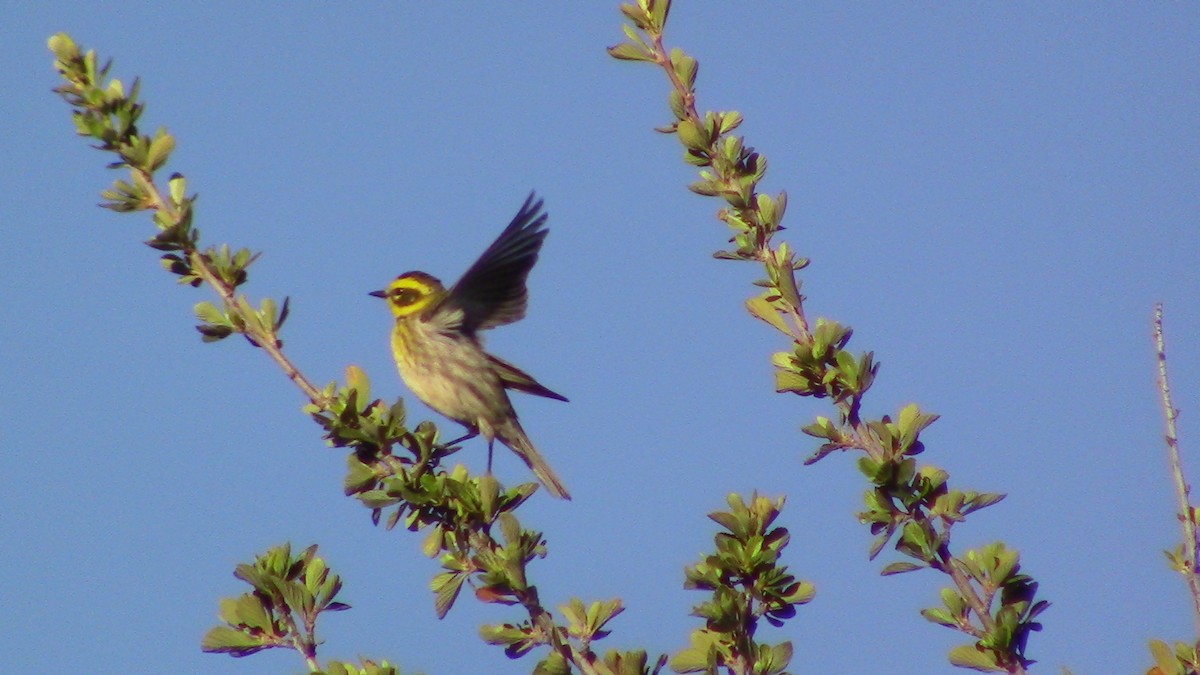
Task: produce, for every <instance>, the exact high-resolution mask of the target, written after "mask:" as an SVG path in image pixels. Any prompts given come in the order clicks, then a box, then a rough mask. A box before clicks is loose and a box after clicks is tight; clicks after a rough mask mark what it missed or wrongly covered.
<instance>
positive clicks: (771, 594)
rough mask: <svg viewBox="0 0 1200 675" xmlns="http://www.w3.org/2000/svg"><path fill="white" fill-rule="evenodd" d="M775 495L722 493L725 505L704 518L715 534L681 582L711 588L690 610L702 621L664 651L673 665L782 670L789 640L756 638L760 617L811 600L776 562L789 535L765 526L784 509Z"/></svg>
mask: <svg viewBox="0 0 1200 675" xmlns="http://www.w3.org/2000/svg"><path fill="white" fill-rule="evenodd" d="M783 502H784V500H783V499H782V498H780V499H778V500H775V501H772V500H770V499H767V498H766V497H762V496H759V495H757V494H756V495H753V496H752V497H751V498H750V503H749V504H747V503H746V502H745V500H743V499H742V497H741V496H740V495H736V494H731V495H729V497H728V498H727V503H728V504H729V507H730V510H729V511H717V512H714V513H710V514H709V516H708V517H709V518H710V519H712V520H713V521H714V522H716V523H717V524H718V525H720V526H721V527H722V528H724V530H725V531H724V532H718V533H717V535H716V536H715V538H714V543H715V545H716V551H715V552H713V553H711V554H707V555H705V556H704V557H703V558H702V559H701V561H700V562H699V563H697V564H695V565H690V566H688V567H687V569H686V571H685V574H686V576H687V581H686V583H685V584H684V587H685V588H689V589H694V590H700V591H710V592H711V593H712V596H711V598H710V599H709V600H706V601H705V602H702V603H701V604H699V605H697V606H696V607H695V608H694V609H693V610H692V615H693V616H697V617H700V618H702V619H704V621H705V625H704V628H700V629H697V630H696V631H694V632H693V633H692V636H691V646H689V647H688V648H686V649H684V650H683V651H681V652H679V653H678V654H676V655H675V656H674V658H672V659H671V668H672V669H673V670H675V672H677V673H698V672H704V673H717V672H719V671H720V669H722V668H724V669H727V670H729V671H730V672H754V673H763V674H764V675H767V674H777V673H784V672H786V671H785V669H786V668H787V666H788V664H789V663H790V661H791V658H792V644H791V642H787V641H785V642H781V643H779V644H775V645H772V644H768V643H765V642H758V641H756V640H755V632H756V630H757V628H758V621H759V619H766V620H767V622H768V623H770V624H771V625H772V626H776V627H778V626H781V625H783V622H784V621H785V620H787V619H791V618H792V617H794V616H795V615H796V606H797V605H803V604H807V603H808V602H810V601H811V600H812V599H813V597H814V596H815V595H816V589H815V588H814V587H813V585H812V584H811V583H809V582H807V581H798V580H796V578H795V577H794V576H793V575H791V574H789V573H788V571H787V566H785V565H782V564H781V563H780V556H781V553H782V551H783V549H784V547H786V546H787V545H788V542H789V541H790V539H791V535H790V534H789V533H788V531H787V529H786V528H783V527H772V524H773V523H774V522H775V520H776V519H777V518H778V517H779V514H780V512H781V510H782V509H783Z"/></svg>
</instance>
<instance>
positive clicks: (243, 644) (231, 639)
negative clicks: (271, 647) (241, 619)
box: [200, 626, 267, 656]
mask: <svg viewBox="0 0 1200 675" xmlns="http://www.w3.org/2000/svg"><path fill="white" fill-rule="evenodd" d="M200 649H201V650H202V651H205V652H209V653H216V654H233V655H235V656H248V655H250V654H253V653H255V652H260V651H262V650H264V649H267V646H266V645H265V644H264V643H263V640H262V639H261V638H257V637H254V636H253V635H249V634H247V633H243V632H242V631H240V630H236V629H233V628H230V627H228V626H217V627H215V628H213V629H212V630H210V631H208V633H205V635H204V638H203V639H202V640H200Z"/></svg>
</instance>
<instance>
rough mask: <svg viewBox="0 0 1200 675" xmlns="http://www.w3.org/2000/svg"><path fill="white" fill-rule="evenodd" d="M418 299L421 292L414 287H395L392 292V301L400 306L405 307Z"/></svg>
mask: <svg viewBox="0 0 1200 675" xmlns="http://www.w3.org/2000/svg"><path fill="white" fill-rule="evenodd" d="M419 299H421V294H420V292H418V291H417V289H415V288H397V289H396V290H395V291H393V292H392V303H393V304H395V305H397V306H400V307H407V306H408V305H411V304H413V303H414V302H416V301H417V300H419Z"/></svg>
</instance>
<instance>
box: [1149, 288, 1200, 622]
mask: <svg viewBox="0 0 1200 675" xmlns="http://www.w3.org/2000/svg"><path fill="white" fill-rule="evenodd" d="M1154 348H1155V353H1156V355H1157V356H1158V392H1159V394H1160V395H1161V397H1162V406H1163V415H1164V416H1165V417H1166V420H1167V435H1166V440H1167V458H1168V460H1169V461H1170V463H1171V476H1172V477H1173V478H1174V481H1175V496H1176V497H1177V498H1178V499H1179V522H1180V523H1181V524H1182V525H1183V553H1184V556H1183V558H1184V559H1183V564H1184V568H1183V569H1181V570H1180V572H1181V573H1182V574H1183V575H1184V577H1185V578H1186V579H1187V585H1188V590H1189V591H1190V592H1191V594H1192V605H1193V608H1194V609H1195V621H1196V635H1197V639H1200V577H1198V576H1197V568H1196V560H1197V558H1198V557H1200V556H1198V552H1197V549H1198V548H1200V547H1198V545H1197V542H1196V518H1195V513H1196V510H1195V507H1194V506H1192V503H1191V499H1190V495H1191V487H1190V486H1189V485H1188V484H1187V479H1185V478H1184V476H1183V461H1182V460H1181V459H1180V457H1179V435H1178V434H1177V433H1176V429H1175V420H1176V419H1178V417H1179V411H1178V410H1177V409H1176V408H1175V406H1174V405H1173V404H1172V403H1171V386H1170V383H1169V382H1168V380H1167V346H1166V338H1164V337H1163V306H1162V303H1161V302H1160V303H1158V304H1156V305H1155V306H1154Z"/></svg>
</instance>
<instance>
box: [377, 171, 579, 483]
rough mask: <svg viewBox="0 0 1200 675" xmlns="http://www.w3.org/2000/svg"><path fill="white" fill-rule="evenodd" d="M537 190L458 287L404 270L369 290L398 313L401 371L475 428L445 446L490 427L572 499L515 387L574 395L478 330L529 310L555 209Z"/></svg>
mask: <svg viewBox="0 0 1200 675" xmlns="http://www.w3.org/2000/svg"><path fill="white" fill-rule="evenodd" d="M535 199H536V195H535V193H533V192H530V193H529V197H528V198H526V199H525V203H524V204H523V205H522V206H521V209H520V211H518V212H517V215H516V216H515V217H513V219H512V222H510V223H509V224H508V226H507V227H505V228H504V231H503V232H501V233H500V235H499V236H498V237H496V240H495V241H494V242H492V245H491V246H489V247H488V248H487V250H485V251H484V252H483V254H482V255H480V256H479V259H478V260H476V261H475V263H474V264H473V265H471V267H469V268H468V269H467V271H466V272H464V273H463V275H462V277H461V278H460V279H459V280H458V281H457V282H456V283H455V284H454V285H453V286H451V287H450V288H449V289H447V288H446V287H445V286H443V285H442V282H441V281H440V280H438V279H437V278H436V277H434V276H432V275H430V274H426V273H425V272H405V273H404V274H401V275H400V276H398V277H396V278H395V279H394V280H392V282H391V283H389V284H388V285H387V287H386V288H384V289H383V290H379V291H372V292H371V293H370V295H372V296H374V297H377V298H383V299H384V300H386V301H387V303H388V307H389V308H390V309H391V312H392V315H393V317H394V318H395V326H394V327H393V329H392V336H391V346H392V356H393V357H394V358H395V360H396V366H397V368H398V369H399V371H400V378H401V379H402V380H404V383H405V384H406V385H408V388H409V389H411V390H412V392H413V393H414V394H416V395H417V398H419V399H421V400H422V401H424V402H425V404H426V405H428V406H429V407H430V408H432V409H434V410H436V411H437V412H438V413H440V414H442V415H444V416H446V417H448V418H449V419H452V420H454V421H455V422H458V423H459V424H462V425H463V426H464V427H466V430H467V434H466V435H465V436H463V437H461V438H458V439H455V440H454V441H451V442H450V443H447V444H446V445H455V444H457V443H460V442H462V441H465V440H468V439H470V438H474V437H475V436H479V435H482V436H483V437H484V438H485V439H487V442H488V473H491V470H492V445H493V443H494V442H495V441H497V440H499V441H500V442H501V443H503V444H504V445H506V446H507V447H508V448H509V449H511V450H512V451H513V452H514V453H516V455H517V456H518V457H520V458H521V459H522V460H524V462H525V464H526V465H528V466H529V468H530V469H531V470H532V471H533V473H534V475H535V476H537V478H538V480H539V481H541V483H542V485H544V486H545V487H546V490H547V491H549V492H550V494H552V495H554V496H555V497H558V498H560V499H570V498H571V495H570V493H568V492H567V488H566V486H564V485H563V483H562V480H560V479H559V477H558V475H557V474H555V473H554V470H553V469H551V468H550V465H549V464H548V463H547V462H546V460H545V458H543V457H542V455H541V454H540V453H539V452H538V451H537V449H536V448H535V447H534V446H533V443H532V442H531V441H530V440H529V436H528V435H527V434H526V433H525V430H524V429H522V428H521V423H520V421H518V419H517V413H516V410H515V409H514V408H513V405H512V401H511V400H510V399H509V397H508V392H507V390H509V389H513V390H516V391H522V392H525V393H527V394H533V395H535V396H543V397H546V398H552V399H556V400H559V401H566V400H567V398H566V397H565V396H563V395H561V394H558V393H556V392H553V391H551V390H550V389H548V388H546V387H545V386H543V385H542V384H541V383H539V382H538V381H537V380H535V379H534V378H533V377H532V376H530V375H529V374H528V373H526V372H525V371H523V370H521V369H520V368H518V367H516V366H514V365H513V364H511V363H509V362H508V361H505V360H504V359H501V358H500V357H498V356H495V355H493V354H489V353H488V352H487V351H485V350H484V347H483V341H482V339H481V338H480V337H479V332H480V331H483V330H488V329H491V328H495V327H497V326H503V325H505V324H509V323H513V322H514V321H519V320H520V319H522V318H524V316H525V310H526V307H527V305H528V302H529V292H528V289H527V288H526V285H525V282H526V279H527V278H528V276H529V271H530V270H531V269H532V268H533V265H534V263H536V262H537V259H538V253H539V251H541V248H542V243H543V241H544V240H545V239H546V234H547V233H548V230H547V229H546V227H545V225H546V220H547V214H546V213H545V212H544V211H543V210H542V201H543V200H541V199H536V201H535Z"/></svg>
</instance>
